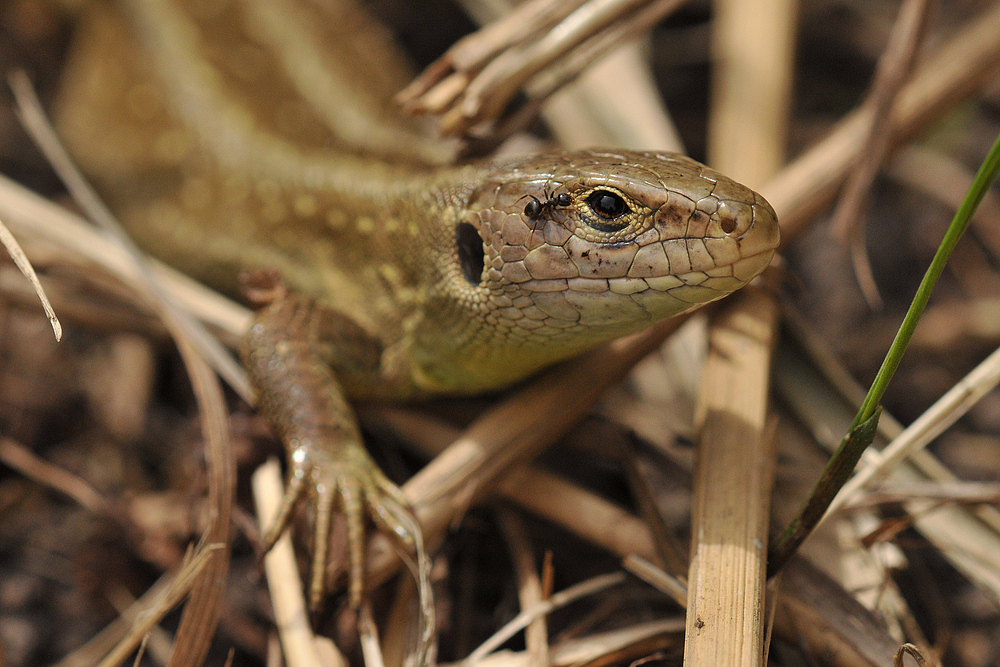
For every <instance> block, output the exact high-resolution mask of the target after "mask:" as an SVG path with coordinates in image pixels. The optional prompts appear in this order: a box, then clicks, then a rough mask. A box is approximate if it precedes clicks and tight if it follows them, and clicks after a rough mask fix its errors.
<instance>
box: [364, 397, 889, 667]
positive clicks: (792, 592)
mask: <svg viewBox="0 0 1000 667" xmlns="http://www.w3.org/2000/svg"><path fill="white" fill-rule="evenodd" d="M378 415H379V418H380V419H382V420H385V421H387V422H389V423H390V424H391V425H392V426H393V428H396V429H398V430H399V432H400V433H401V434H402V435H404V436H405V437H406V438H407V440H408V441H410V442H413V443H414V444H416V445H418V446H419V447H420V448H421V450H422V451H424V452H425V453H427V454H433V453H434V452H437V451H440V449H441V448H442V447H443V446H444V445H445V444H446V443H447V442H450V441H451V440H453V439H454V438H455V436H456V434H457V430H456V429H454V428H452V427H448V426H446V425H444V424H442V423H441V422H438V421H436V420H432V419H430V418H428V417H426V416H424V415H421V414H417V413H414V412H412V411H409V410H403V409H400V408H380V409H379V410H378ZM498 491H499V493H500V495H502V496H503V497H504V498H505V499H506V500H508V501H510V502H512V503H515V504H517V505H518V506H520V507H522V508H524V509H526V510H528V511H530V512H532V513H533V514H536V515H537V516H540V517H543V518H545V519H546V520H548V521H550V522H552V523H553V524H555V525H558V526H561V527H563V528H565V529H566V530H568V531H570V532H572V533H574V534H575V535H578V536H579V537H580V538H581V539H584V540H586V541H588V542H590V543H591V544H594V545H596V546H599V547H601V548H603V549H606V550H607V551H609V552H611V553H614V554H616V555H617V556H619V557H621V558H623V559H627V561H628V563H629V564H630V565H635V564H636V563H641V562H642V560H645V561H647V562H648V561H649V560H650V559H652V558H655V557H656V548H655V546H654V542H653V536H652V534H651V532H650V530H649V527H648V526H647V525H646V524H645V523H643V522H642V521H641V520H640V519H638V518H637V517H635V516H634V515H632V514H630V513H629V512H627V511H625V510H624V509H622V508H621V507H619V506H617V505H615V504H613V503H610V502H608V501H607V500H605V499H603V498H601V497H600V496H597V495H596V494H594V493H592V492H590V491H587V490H585V489H583V488H581V487H579V486H577V485H575V484H572V483H570V482H567V481H565V480H564V479H561V478H559V477H556V476H554V475H551V474H549V473H546V472H544V471H541V470H539V469H537V468H535V467H533V466H530V465H529V466H525V467H523V468H522V469H521V470H520V471H519V472H517V473H516V474H514V475H510V476H508V477H506V478H505V479H504V481H503V482H502V483H501V486H500V488H499V490H498ZM634 556H638V557H639V558H640V560H637V559H635V558H634ZM791 567H792V568H798V574H796V575H795V577H796V578H793V580H792V581H793V584H794V583H795V582H797V581H799V579H801V580H802V581H803V582H804V583H805V584H806V585H804V586H802V587H801V588H799V587H797V585H792V586H785V587H784V588H783V589H782V591H781V599H782V605H783V606H782V607H780V608H779V611H781V610H784V611H783V613H786V615H785V616H782V619H784V621H783V622H782V624H780V625H779V626H778V628H777V629H778V630H779V631H780V635H781V636H782V637H784V638H786V639H788V640H790V641H797V640H798V637H799V634H798V633H799V630H798V629H797V628H796V627H794V625H793V624H791V623H790V622H788V618H787V613H788V612H789V610H791V609H795V610H802V609H807V610H808V615H809V616H810V617H819V618H823V619H824V620H823V623H822V624H821V625H818V626H811V627H810V628H808V630H809V632H811V633H812V636H813V637H814V638H815V641H816V645H817V646H820V645H822V647H823V648H822V649H817V650H822V651H827V652H829V651H833V652H834V653H835V654H837V655H842V654H852V655H853V654H863V653H864V652H865V651H866V650H870V649H867V648H865V647H866V646H869V645H871V646H883V647H885V646H888V647H889V653H887V655H891V651H894V650H895V644H894V643H893V641H892V639H891V638H890V637H888V635H887V634H885V633H884V631H882V630H880V627H881V626H880V625H878V623H877V622H874V624H873V622H872V620H871V619H872V616H871V614H870V613H869V612H868V611H867V610H865V609H864V608H863V607H861V606H860V605H859V604H858V603H857V602H856V601H854V599H853V598H852V597H851V596H850V594H848V593H847V592H846V591H844V590H843V589H842V588H840V587H838V586H836V585H835V584H834V583H833V582H831V581H829V580H828V579H826V578H825V577H823V576H822V575H820V574H819V573H818V572H815V571H813V570H812V569H810V568H808V567H805V566H804V565H802V564H801V563H799V562H798V561H795V560H793V561H792V564H791ZM639 568H640V571H642V570H645V569H648V568H643V567H642V566H641V565H640V566H639ZM626 569H629V570H631V569H632V567H627V568H626ZM640 577H641V578H643V579H645V577H643V576H642V575H641V574H640ZM652 585H654V586H655V584H652ZM657 588H658V586H657ZM816 590H822V591H823V593H822V595H817V594H816V593H815V591H816ZM814 607H815V608H814ZM859 614H860V615H859ZM792 617H793V618H795V617H796V613H795V612H792ZM807 634H808V633H807ZM857 644H860V646H858V645H857ZM560 646H561V644H560V643H559V642H556V643H554V644H553V645H552V647H551V651H550V658H551V659H552V661H553V664H559V661H560V656H561V655H562V653H561V649H560ZM512 659H514V660H515V662H514V663H513V664H517V665H522V664H524V663H523V662H519V661H521V660H523V659H524V656H523V655H520V654H519V655H518V656H515V658H512ZM494 660H500V662H503V660H502V659H501V658H500V657H499V656H497V655H492V656H489V657H487V658H484V659H483V661H482V662H480V663H479V664H480V665H483V664H494V663H493V661H494ZM845 664H846V663H845ZM862 664H878V663H862ZM883 664H884V663H883ZM879 667H881V665H879Z"/></svg>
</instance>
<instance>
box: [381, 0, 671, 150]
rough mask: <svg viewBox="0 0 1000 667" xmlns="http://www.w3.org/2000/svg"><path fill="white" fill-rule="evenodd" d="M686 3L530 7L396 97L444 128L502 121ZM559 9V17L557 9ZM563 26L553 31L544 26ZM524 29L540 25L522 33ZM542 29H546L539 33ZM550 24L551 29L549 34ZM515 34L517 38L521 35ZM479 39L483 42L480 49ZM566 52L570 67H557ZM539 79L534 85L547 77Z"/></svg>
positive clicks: (620, 0) (602, 1)
mask: <svg viewBox="0 0 1000 667" xmlns="http://www.w3.org/2000/svg"><path fill="white" fill-rule="evenodd" d="M680 4H681V0H658V1H657V2H654V3H651V4H650V5H649V6H645V7H644V6H643V3H641V2H637V0H590V1H589V2H586V3H583V4H582V5H580V6H578V7H577V5H576V3H563V4H562V5H559V6H555V7H552V8H550V7H549V6H548V5H547V4H546V5H540V4H534V3H529V4H527V5H526V6H525V7H523V8H522V9H521V12H522V13H524V14H525V15H530V17H532V18H533V19H534V21H535V22H534V23H525V22H523V21H522V20H520V15H517V17H516V19H517V20H515V18H514V17H508V18H506V19H504V20H502V21H501V22H499V23H498V24H494V25H493V26H490V27H488V28H485V29H484V30H483V31H481V33H480V34H481V37H478V38H477V37H476V35H473V36H470V37H467V38H466V39H465V40H463V41H462V42H460V43H459V44H457V45H456V47H455V53H451V52H449V53H448V54H446V55H445V56H443V57H442V58H441V59H440V60H439V61H438V62H437V63H434V64H432V65H431V66H430V67H428V68H427V70H425V72H424V74H422V75H421V76H420V77H418V78H417V79H416V80H415V81H414V82H413V83H412V84H411V85H410V86H408V87H407V88H406V89H404V90H403V91H402V92H401V93H400V94H399V95H398V97H397V99H398V101H399V102H400V103H401V104H403V109H404V110H405V111H407V112H409V113H437V114H441V129H442V131H443V132H445V133H447V134H462V133H465V132H467V131H468V130H469V129H470V128H472V127H473V126H475V125H477V124H480V123H483V122H484V121H488V120H491V119H494V118H496V117H497V116H499V114H500V113H501V112H502V111H503V110H504V108H506V106H507V105H508V103H509V102H510V100H511V99H512V98H513V97H514V95H515V94H517V93H518V92H519V91H521V90H522V89H525V90H526V91H527V93H528V96H529V98H530V99H531V100H532V101H533V102H534V103H535V104H537V103H538V102H540V101H541V100H542V99H545V98H546V97H548V96H549V95H551V94H552V93H554V92H555V91H556V90H557V89H558V88H560V87H562V86H563V85H564V84H565V83H567V82H568V81H570V80H572V79H575V78H576V77H577V76H579V74H580V72H581V71H582V70H583V68H585V67H586V66H587V65H589V64H590V63H592V62H594V61H595V60H596V59H597V58H598V57H600V56H601V55H604V54H605V53H607V52H608V51H609V50H610V49H611V48H613V47H615V46H617V45H619V44H621V42H622V41H623V40H624V39H625V38H626V37H628V36H634V35H637V34H640V33H642V32H645V31H646V30H648V29H649V28H650V27H651V26H652V25H654V24H655V23H656V22H657V21H658V20H660V19H661V18H663V17H664V16H665V15H666V14H668V13H669V12H671V11H673V10H674V9H676V7H677V6H678V5H680ZM552 9H557V10H558V12H554V11H551V10H552ZM555 21H558V25H556V26H554V27H552V26H548V25H546V24H548V23H550V22H551V23H554V22H555ZM525 25H532V26H536V27H535V28H534V29H529V30H527V31H525V30H524V26H525ZM538 27H540V28H541V29H538ZM548 27H551V29H545V28H548ZM512 35H516V36H517V38H515V37H513V36H512ZM477 39H478V40H481V42H480V43H478V44H477ZM568 54H574V57H571V58H568V59H567V64H566V66H565V67H564V68H560V67H558V66H555V65H553V63H555V62H557V61H558V60H559V59H560V58H564V57H566V56H567V55H568ZM543 71H544V75H545V76H544V77H543V78H541V79H540V80H539V81H538V82H532V83H531V84H530V85H529V80H531V79H532V77H535V76H536V75H539V74H541V73H543Z"/></svg>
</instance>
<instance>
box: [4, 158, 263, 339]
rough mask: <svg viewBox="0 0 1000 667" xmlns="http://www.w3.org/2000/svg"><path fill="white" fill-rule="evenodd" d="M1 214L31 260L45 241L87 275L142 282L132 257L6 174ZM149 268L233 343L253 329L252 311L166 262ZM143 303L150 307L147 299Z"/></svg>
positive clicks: (63, 260) (64, 260)
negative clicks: (97, 273)
mask: <svg viewBox="0 0 1000 667" xmlns="http://www.w3.org/2000/svg"><path fill="white" fill-rule="evenodd" d="M0 215H3V217H4V218H5V219H6V220H7V222H8V224H9V226H10V227H11V229H12V230H13V231H14V232H16V233H17V235H18V236H19V237H21V241H22V243H24V245H25V247H26V248H27V252H28V255H29V256H31V255H32V245H31V242H33V241H36V240H41V241H45V242H48V243H50V244H54V245H55V246H56V247H57V248H59V249H62V251H63V254H61V255H60V256H59V257H58V261H59V262H60V263H63V264H66V265H69V266H75V267H79V268H81V270H82V271H83V272H87V271H88V270H89V271H93V270H94V269H95V268H96V267H100V268H102V269H103V270H105V271H107V272H110V273H111V274H112V275H115V276H117V277H118V278H120V279H121V280H122V281H124V282H125V283H126V284H129V285H131V284H134V283H135V282H136V281H137V280H138V279H139V277H138V272H137V270H136V268H135V266H134V265H133V264H132V263H131V260H130V259H129V255H128V253H127V252H126V251H125V250H124V249H122V248H121V247H120V246H119V245H118V244H117V243H116V242H115V241H113V240H112V239H110V238H108V236H107V235H106V234H103V233H101V232H100V231H98V230H96V229H95V228H94V227H93V225H90V224H88V223H87V222H86V221H84V220H83V219H82V218H81V217H80V216H78V215H75V214H73V213H70V212H69V211H67V210H66V209H65V208H63V207H61V206H59V205H57V204H54V203H52V202H50V201H48V200H47V199H44V198H43V197H41V196H39V195H37V194H35V193H34V192H32V191H30V190H28V189H27V188H25V187H23V186H21V185H19V184H17V183H15V182H13V181H11V180H10V179H8V178H6V177H5V176H3V175H0ZM150 264H151V265H152V272H153V274H154V275H155V276H156V280H157V282H159V283H160V285H161V286H162V287H163V289H164V290H165V291H167V292H169V293H170V294H171V295H172V297H173V298H174V299H175V300H176V301H177V303H178V304H179V305H180V306H181V307H183V308H184V309H186V310H188V311H190V312H191V313H192V314H194V315H195V316H196V317H198V318H199V319H201V320H203V321H204V322H206V323H207V324H209V325H211V326H213V327H215V328H217V329H219V330H221V331H222V332H224V333H226V334H227V335H228V337H229V339H230V340H235V339H236V338H238V337H239V336H242V335H243V333H244V332H245V331H246V330H247V328H248V327H249V325H250V311H249V310H248V309H247V308H245V307H243V306H240V305H238V304H236V303H233V302H232V301H231V300H229V299H227V298H225V297H223V296H221V295H220V294H219V293H218V292H215V291H214V290H211V289H209V288H207V287H205V286H204V285H202V284H200V283H198V282H195V281H194V280H192V279H191V278H188V277H187V276H185V275H183V274H181V273H179V272H178V271H175V270H173V269H171V268H169V267H166V266H164V265H163V264H160V263H158V262H156V261H153V260H151V261H150ZM140 293H141V292H140ZM140 303H141V304H148V300H143V301H142V302H140ZM146 307H148V305H146Z"/></svg>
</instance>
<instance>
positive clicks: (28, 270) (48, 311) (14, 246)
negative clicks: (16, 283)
mask: <svg viewBox="0 0 1000 667" xmlns="http://www.w3.org/2000/svg"><path fill="white" fill-rule="evenodd" d="M0 243H3V247H4V248H6V249H7V254H9V255H10V257H11V259H13V260H14V264H15V265H16V266H17V268H18V269H20V271H21V273H22V274H24V277H25V278H27V279H28V282H30V283H31V287H32V288H33V289H34V290H35V294H36V295H38V299H39V300H40V301H41V302H42V310H44V311H45V316H46V317H47V318H49V324H51V325H52V333H53V334H55V337H56V340H57V341H59V340H62V324H60V323H59V318H58V317H56V313H55V311H54V310H52V304H51V303H49V297H48V296H46V295H45V290H44V289H43V288H42V284H41V283H40V282H38V276H37V275H36V274H35V269H34V267H33V266H31V262H30V261H28V257H27V256H26V255H25V254H24V250H22V249H21V246H20V244H18V242H17V239H15V238H14V235H13V234H11V233H10V230H9V229H7V225H5V224H3V222H2V221H0Z"/></svg>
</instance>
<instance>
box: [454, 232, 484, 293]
mask: <svg viewBox="0 0 1000 667" xmlns="http://www.w3.org/2000/svg"><path fill="white" fill-rule="evenodd" d="M455 243H456V245H457V247H458V263H459V265H460V266H461V267H462V275H464V276H465V279H466V280H468V281H469V284H470V285H478V284H479V281H480V280H481V279H482V277H483V267H484V266H485V264H486V252H485V251H484V250H483V239H482V238H480V236H479V231H478V230H477V229H476V228H475V227H473V226H472V225H470V224H469V223H467V222H461V223H459V224H458V226H457V227H455Z"/></svg>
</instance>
